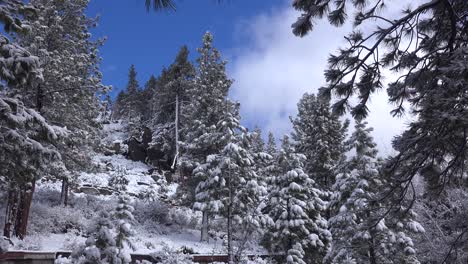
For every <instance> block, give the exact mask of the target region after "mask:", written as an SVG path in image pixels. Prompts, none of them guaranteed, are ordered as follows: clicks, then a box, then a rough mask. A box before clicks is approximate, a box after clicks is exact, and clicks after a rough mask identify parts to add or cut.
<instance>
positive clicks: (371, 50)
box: [293, 0, 468, 207]
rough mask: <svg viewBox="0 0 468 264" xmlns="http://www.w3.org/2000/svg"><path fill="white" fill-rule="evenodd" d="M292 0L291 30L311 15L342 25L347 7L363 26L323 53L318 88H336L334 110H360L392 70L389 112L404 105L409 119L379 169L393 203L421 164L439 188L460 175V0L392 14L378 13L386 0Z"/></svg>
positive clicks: (463, 111)
mask: <svg viewBox="0 0 468 264" xmlns="http://www.w3.org/2000/svg"><path fill="white" fill-rule="evenodd" d="M293 6H294V8H295V9H297V10H299V11H301V12H302V15H301V16H300V18H299V19H298V20H297V22H296V23H295V24H294V25H293V28H294V33H295V34H296V35H300V36H303V35H305V34H307V33H308V32H310V31H311V30H312V25H313V24H314V22H315V20H317V19H320V18H323V17H328V19H329V21H330V22H331V24H333V25H336V26H341V25H343V24H344V23H345V22H346V20H347V18H348V13H349V10H350V9H351V8H349V7H351V6H352V7H353V9H354V8H355V9H356V10H357V15H356V16H353V19H352V20H353V21H352V22H353V23H354V24H355V25H356V26H362V27H365V28H367V29H366V30H365V31H361V30H360V28H359V27H356V28H355V29H354V30H353V32H351V33H350V34H349V35H348V36H347V39H348V40H349V42H348V45H347V46H346V47H344V48H341V49H339V51H338V54H334V55H331V56H330V58H329V66H328V69H327V70H326V71H325V78H326V80H327V85H326V86H325V87H324V88H323V89H322V90H321V93H322V94H323V95H324V96H331V94H332V93H334V94H336V95H337V97H338V100H337V101H336V103H335V104H334V106H333V108H334V109H335V111H336V112H337V113H344V112H345V111H346V109H348V108H350V109H351V114H352V115H353V116H354V117H356V118H358V119H359V118H364V117H366V116H367V115H368V112H369V109H368V103H369V101H370V99H371V98H372V95H373V94H374V93H375V92H376V91H378V90H380V89H381V88H383V86H384V85H383V82H382V78H383V77H384V76H383V73H384V72H386V69H388V70H390V71H391V72H392V73H393V74H395V77H398V78H394V79H395V81H392V82H389V83H388V85H387V87H386V88H387V89H386V90H387V94H388V97H389V101H390V102H392V103H394V104H395V108H394V110H393V111H392V114H394V115H397V116H398V115H401V114H403V113H404V112H405V111H406V110H407V109H409V110H410V112H411V113H412V114H414V118H413V119H412V120H413V121H412V122H411V123H410V124H409V125H408V128H407V129H406V131H405V132H404V133H402V135H401V136H399V137H397V138H396V139H395V140H394V148H395V149H396V150H397V151H398V154H397V155H395V156H394V157H393V158H391V159H389V160H388V161H387V162H386V163H387V165H386V167H387V170H388V172H386V174H388V176H391V177H393V178H395V181H391V182H389V184H392V185H393V187H392V188H391V191H392V193H399V195H395V198H396V200H395V207H398V206H399V203H400V201H403V200H404V197H405V195H406V194H407V190H408V189H411V185H412V180H413V178H414V177H415V175H417V174H418V173H419V172H420V169H421V168H430V170H429V171H438V173H437V174H438V175H437V182H438V184H439V185H440V186H441V187H442V188H444V187H445V186H447V185H446V183H449V182H457V181H460V180H462V181H463V179H465V178H466V170H465V169H464V168H465V167H466V163H467V157H468V155H467V151H468V148H467V147H466V146H467V144H468V143H467V142H468V140H467V137H468V136H467V133H466V129H465V128H466V127H467V126H468V119H467V118H466V116H467V115H468V114H467V108H466V107H463V106H464V105H466V104H467V100H466V96H465V95H466V91H467V87H468V85H467V83H468V77H467V76H468V71H467V68H466V67H465V65H466V50H467V47H466V41H467V33H466V28H467V26H468V22H467V20H466V15H465V14H466V12H467V11H468V3H467V1H464V0H450V1H445V0H426V1H421V2H418V3H415V5H414V6H413V8H411V7H408V8H405V9H404V10H403V12H402V13H401V14H400V15H394V14H392V17H386V16H385V15H381V9H382V8H383V7H385V4H384V3H383V2H382V1H377V0H373V1H346V0H344V1H339V2H337V3H336V5H334V3H333V2H331V1H324V0H319V1H316V0H298V1H294V3H293ZM381 7H382V8H381ZM380 22H382V23H380ZM371 23H374V24H373V25H372V24H371ZM374 36H375V37H374ZM352 95H357V97H358V98H357V99H358V103H357V104H356V105H352V104H351V100H352V98H353V96H352ZM401 183H403V184H401ZM390 196H391V195H389V197H390Z"/></svg>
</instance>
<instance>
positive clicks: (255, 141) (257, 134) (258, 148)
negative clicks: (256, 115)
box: [252, 126, 265, 153]
mask: <svg viewBox="0 0 468 264" xmlns="http://www.w3.org/2000/svg"><path fill="white" fill-rule="evenodd" d="M252 150H253V151H254V152H257V153H259V152H264V151H265V142H264V141H263V138H262V130H261V129H260V127H258V126H255V128H254V130H253V133H252Z"/></svg>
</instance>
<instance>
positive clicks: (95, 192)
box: [79, 186, 100, 195]
mask: <svg viewBox="0 0 468 264" xmlns="http://www.w3.org/2000/svg"><path fill="white" fill-rule="evenodd" d="M79 192H82V193H85V194H91V195H98V194H100V192H99V190H98V189H97V188H94V187H87V186H81V187H80V189H79Z"/></svg>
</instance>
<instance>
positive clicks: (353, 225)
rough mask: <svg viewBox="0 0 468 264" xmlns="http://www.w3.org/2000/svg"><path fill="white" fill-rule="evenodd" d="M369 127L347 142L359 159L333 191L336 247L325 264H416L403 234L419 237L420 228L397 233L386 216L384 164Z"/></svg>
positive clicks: (348, 166) (361, 125)
mask: <svg viewBox="0 0 468 264" xmlns="http://www.w3.org/2000/svg"><path fill="white" fill-rule="evenodd" d="M366 125H367V123H366V122H363V121H356V125H355V130H354V132H353V134H352V136H351V138H350V140H349V145H350V147H351V150H352V151H354V152H355V154H354V156H352V158H351V159H350V160H349V161H347V164H346V166H345V167H346V169H347V171H346V172H344V173H342V174H340V175H338V176H337V181H336V183H335V185H334V186H333V191H334V193H333V196H332V201H331V206H332V208H333V209H334V215H333V216H332V217H331V219H330V220H329V224H330V229H331V232H332V234H333V241H332V247H331V250H330V251H329V253H328V256H327V258H328V260H329V261H330V262H332V263H344V262H346V261H351V260H352V261H355V263H417V260H416V258H415V256H414V249H413V243H412V241H411V239H410V238H409V237H408V236H407V235H406V234H405V233H408V232H412V231H421V230H422V227H420V225H419V224H418V223H417V222H414V221H408V222H406V224H404V225H403V224H402V226H401V227H400V228H398V229H399V230H393V227H392V224H391V222H393V220H392V219H391V218H390V217H387V216H386V211H385V209H383V208H386V204H385V201H383V200H382V199H381V192H382V190H383V189H384V188H385V185H386V182H385V179H384V178H383V177H382V175H381V174H380V173H379V167H380V165H381V164H380V163H381V162H379V160H378V159H377V149H376V144H375V143H374V142H373V139H372V137H371V135H370V133H371V131H372V128H367V127H366ZM404 221H407V220H406V219H402V221H401V222H400V223H405V222H404ZM415 228H416V230H414V229H415ZM397 238H398V239H397Z"/></svg>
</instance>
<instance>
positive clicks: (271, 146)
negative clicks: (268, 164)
mask: <svg viewBox="0 0 468 264" xmlns="http://www.w3.org/2000/svg"><path fill="white" fill-rule="evenodd" d="M265 151H266V152H267V153H268V154H270V155H272V156H276V153H277V152H278V148H277V146H276V138H275V136H274V135H273V133H272V132H271V131H270V132H268V140H267V143H266V146H265Z"/></svg>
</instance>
